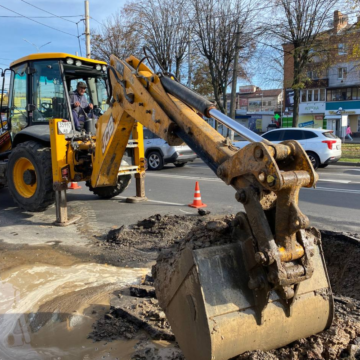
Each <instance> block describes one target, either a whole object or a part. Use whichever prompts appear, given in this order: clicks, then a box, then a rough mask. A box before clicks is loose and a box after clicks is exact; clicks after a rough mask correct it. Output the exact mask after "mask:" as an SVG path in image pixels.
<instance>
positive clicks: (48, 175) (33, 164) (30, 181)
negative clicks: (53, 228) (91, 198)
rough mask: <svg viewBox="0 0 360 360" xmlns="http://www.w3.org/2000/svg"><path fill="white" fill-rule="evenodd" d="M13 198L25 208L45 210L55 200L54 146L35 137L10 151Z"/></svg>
mask: <svg viewBox="0 0 360 360" xmlns="http://www.w3.org/2000/svg"><path fill="white" fill-rule="evenodd" d="M6 177H7V183H8V187H9V190H10V193H11V195H12V198H13V199H14V201H15V202H16V203H17V204H18V205H19V206H20V207H21V208H22V209H24V210H26V211H32V212H37V211H44V210H45V209H46V208H48V207H49V206H50V205H52V204H53V203H54V202H55V192H54V190H53V178H52V165H51V150H50V148H48V147H44V146H43V145H42V144H40V143H38V142H36V141H26V142H24V143H21V144H19V145H17V146H16V147H15V148H14V149H13V150H12V152H11V155H10V157H9V163H8V167H7V171H6Z"/></svg>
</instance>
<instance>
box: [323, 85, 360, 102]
mask: <svg viewBox="0 0 360 360" xmlns="http://www.w3.org/2000/svg"><path fill="white" fill-rule="evenodd" d="M346 100H360V89H359V88H345V87H344V88H339V89H329V90H327V101H346Z"/></svg>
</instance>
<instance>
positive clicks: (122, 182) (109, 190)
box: [86, 175, 131, 199]
mask: <svg viewBox="0 0 360 360" xmlns="http://www.w3.org/2000/svg"><path fill="white" fill-rule="evenodd" d="M130 183H131V175H122V176H119V177H118V182H117V184H116V185H115V186H102V187H97V188H93V187H92V186H91V185H90V181H87V182H86V186H87V187H88V188H89V190H90V191H92V192H93V193H94V194H95V195H97V196H99V197H101V198H102V199H111V198H112V197H114V196H116V195H119V194H121V193H122V192H124V191H125V189H126V188H127V187H128V186H129V185H130Z"/></svg>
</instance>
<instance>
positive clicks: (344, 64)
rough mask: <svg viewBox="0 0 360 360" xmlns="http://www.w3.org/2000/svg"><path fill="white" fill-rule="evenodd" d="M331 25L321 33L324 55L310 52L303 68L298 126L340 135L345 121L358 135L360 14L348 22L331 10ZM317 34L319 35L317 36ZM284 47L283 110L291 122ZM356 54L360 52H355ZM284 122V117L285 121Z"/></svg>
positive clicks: (288, 61) (288, 65)
mask: <svg viewBox="0 0 360 360" xmlns="http://www.w3.org/2000/svg"><path fill="white" fill-rule="evenodd" d="M331 25H332V26H331V28H330V29H329V30H327V31H326V32H325V33H326V34H327V35H328V36H325V37H324V39H326V40H323V41H327V44H325V45H326V46H323V45H324V44H320V45H319V47H320V46H322V48H326V49H327V53H326V55H327V56H326V57H322V58H320V57H318V56H314V57H313V59H312V60H313V61H312V62H311V64H309V67H308V71H307V74H306V75H307V78H308V79H309V81H307V83H306V88H305V89H303V90H301V92H300V105H299V127H316V128H317V127H323V128H327V129H332V130H334V131H335V132H336V133H337V135H338V136H343V135H344V129H345V127H346V125H347V124H349V125H350V126H351V129H352V131H353V133H357V132H359V136H360V58H359V56H357V55H356V52H357V47H358V45H357V43H358V37H359V32H360V18H358V20H357V22H356V23H354V24H349V22H348V17H347V16H345V15H343V14H342V13H341V12H340V11H335V12H334V16H333V22H332V24H331ZM320 38H321V37H320ZM283 48H284V50H285V51H284V88H285V94H286V100H285V106H284V109H285V113H286V114H288V115H290V116H289V118H288V120H289V121H288V124H289V125H290V124H291V121H292V118H291V112H292V105H293V103H292V90H291V88H290V86H291V83H292V79H293V58H292V56H291V54H289V53H288V51H291V48H292V45H290V44H285V45H283ZM359 55H360V52H359ZM358 58H359V60H358ZM285 123H286V121H285Z"/></svg>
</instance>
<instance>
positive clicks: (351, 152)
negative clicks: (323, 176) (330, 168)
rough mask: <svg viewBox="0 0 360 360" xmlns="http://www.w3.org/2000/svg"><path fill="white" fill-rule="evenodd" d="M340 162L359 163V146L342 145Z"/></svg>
mask: <svg viewBox="0 0 360 360" xmlns="http://www.w3.org/2000/svg"><path fill="white" fill-rule="evenodd" d="M341 150H342V157H341V159H340V161H348V162H360V144H342V146H341Z"/></svg>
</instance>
